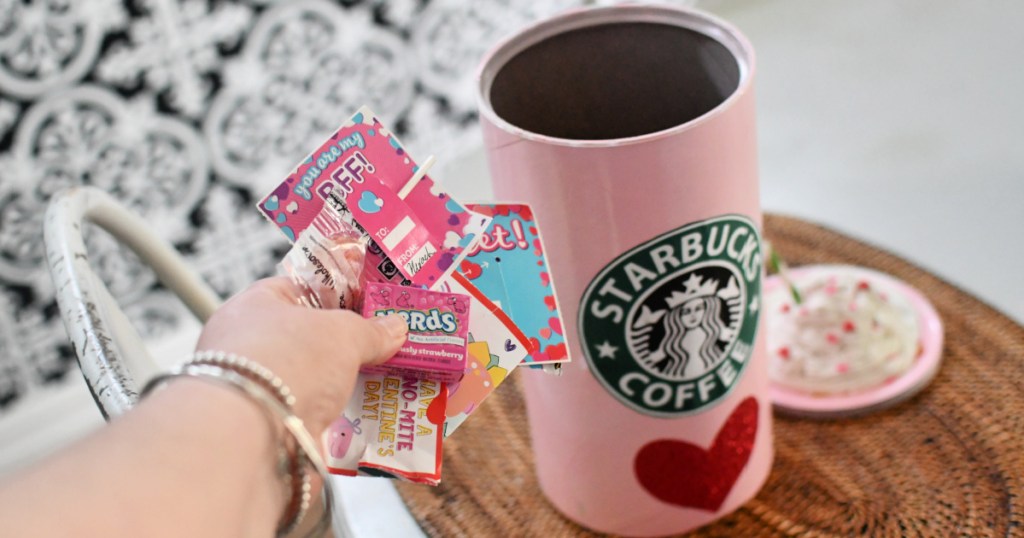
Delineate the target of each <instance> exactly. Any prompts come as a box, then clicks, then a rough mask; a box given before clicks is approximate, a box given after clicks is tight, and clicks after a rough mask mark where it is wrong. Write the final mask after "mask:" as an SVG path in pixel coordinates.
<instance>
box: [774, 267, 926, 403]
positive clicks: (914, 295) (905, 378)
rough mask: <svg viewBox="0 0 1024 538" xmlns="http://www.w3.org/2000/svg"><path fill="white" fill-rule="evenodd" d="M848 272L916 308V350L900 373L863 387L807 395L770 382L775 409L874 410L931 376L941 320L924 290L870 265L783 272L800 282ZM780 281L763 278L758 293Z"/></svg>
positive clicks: (912, 391) (907, 393)
mask: <svg viewBox="0 0 1024 538" xmlns="http://www.w3.org/2000/svg"><path fill="white" fill-rule="evenodd" d="M822 273H826V274H835V273H844V274H852V275H854V276H855V277H857V278H862V279H864V280H867V281H868V282H873V283H877V284H879V285H880V287H884V288H888V289H889V290H892V291H893V292H895V293H900V294H902V295H903V296H904V298H906V300H907V301H908V302H909V303H910V304H911V305H912V306H913V308H914V310H915V311H916V312H917V320H918V326H919V328H920V331H921V336H920V338H921V339H920V344H921V353H920V355H918V357H917V359H916V360H915V361H914V364H913V365H912V366H911V367H910V369H909V370H907V371H906V372H905V373H904V374H903V375H901V376H900V377H897V378H895V379H893V380H890V381H887V382H885V383H884V384H882V385H880V386H878V387H876V388H873V389H868V390H866V391H861V392H856V393H852V394H838V395H812V394H807V393H804V392H799V391H796V390H793V389H789V388H786V387H781V386H779V385H777V384H772V386H771V398H772V404H773V405H774V407H775V409H776V410H777V411H779V412H782V413H785V414H787V415H795V416H802V417H813V418H842V417H850V416H854V415H861V414H865V413H869V412H872V411H878V410H880V409H885V408H887V407H891V406H893V405H896V404H898V403H900V402H902V401H904V400H907V399H908V398H910V397H911V396H913V395H915V394H917V393H918V392H920V391H921V390H922V389H924V388H925V387H926V386H928V383H929V382H931V380H932V378H934V377H935V374H936V373H938V371H939V364H940V363H941V362H942V336H943V332H942V320H940V319H939V314H938V313H937V312H936V311H935V307H934V306H932V304H931V303H930V302H929V301H928V299H927V298H925V296H924V295H923V294H922V293H921V292H920V291H918V290H917V289H915V288H912V287H911V286H910V285H909V284H907V283H905V282H903V281H901V280H897V279H896V278H894V277H892V276H889V275H887V274H884V273H880V272H878V271H874V270H872V269H867V268H864V267H857V266H852V265H808V266H804V267H799V268H795V269H791V270H790V272H789V276H790V278H791V279H793V281H794V282H795V283H796V284H797V286H799V285H800V283H801V282H802V281H805V280H807V279H810V278H813V277H814V276H816V275H821V274H822ZM782 286H784V283H783V281H782V279H781V278H779V277H778V276H771V277H768V278H767V279H765V285H764V294H765V295H768V294H770V293H772V292H774V291H776V290H778V289H779V288H780V287H782Z"/></svg>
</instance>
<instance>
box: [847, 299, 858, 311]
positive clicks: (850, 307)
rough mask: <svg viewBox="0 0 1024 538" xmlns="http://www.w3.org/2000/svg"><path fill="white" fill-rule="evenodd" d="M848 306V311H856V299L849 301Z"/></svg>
mask: <svg viewBox="0 0 1024 538" xmlns="http://www.w3.org/2000/svg"><path fill="white" fill-rule="evenodd" d="M848 308H849V309H850V312H856V311H857V303H856V301H850V306H849V307H848Z"/></svg>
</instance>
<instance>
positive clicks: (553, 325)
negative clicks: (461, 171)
mask: <svg viewBox="0 0 1024 538" xmlns="http://www.w3.org/2000/svg"><path fill="white" fill-rule="evenodd" d="M468 207H469V208H470V209H471V210H472V211H473V212H475V213H480V214H483V215H487V216H490V217H493V220H491V222H490V225H489V226H488V228H487V230H486V231H485V232H484V233H483V234H482V235H481V236H480V240H479V241H478V242H477V243H476V244H475V245H473V246H472V247H471V248H470V249H469V252H468V253H467V256H466V259H465V260H463V261H462V263H461V264H460V265H459V273H461V275H462V276H464V277H465V278H466V279H467V280H468V281H469V282H470V283H471V284H472V285H473V286H475V287H476V288H477V289H479V290H480V292H481V293H483V295H485V296H486V297H487V298H488V299H490V301H491V302H493V303H494V304H495V305H497V306H498V307H499V308H500V309H501V310H502V311H504V312H505V313H506V314H507V315H508V317H509V318H510V319H511V320H512V322H513V323H514V324H515V325H516V326H517V327H518V328H519V330H520V331H521V332H522V333H523V334H524V335H525V336H526V339H527V342H528V346H527V352H528V356H527V357H526V363H528V364H530V363H532V364H534V365H544V364H554V363H561V362H569V360H570V357H569V349H568V346H567V345H566V342H565V337H564V336H563V332H562V317H561V314H560V313H559V310H558V301H557V300H556V298H555V288H554V283H553V282H552V279H551V273H550V271H549V270H548V264H547V260H546V259H545V257H544V246H543V243H542V242H541V237H540V230H539V229H538V225H537V221H536V219H535V218H534V217H533V212H532V211H531V210H530V207H529V206H527V205H522V204H516V205H514V204H471V205H469V206H468ZM472 328H473V327H472V325H471V326H470V329H471V330H472Z"/></svg>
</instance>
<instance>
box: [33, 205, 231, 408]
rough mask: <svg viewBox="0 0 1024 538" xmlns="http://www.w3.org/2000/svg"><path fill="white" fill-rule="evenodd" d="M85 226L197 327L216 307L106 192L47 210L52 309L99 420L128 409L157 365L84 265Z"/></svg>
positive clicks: (175, 257) (209, 293) (176, 259)
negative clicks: (139, 266) (124, 250)
mask: <svg viewBox="0 0 1024 538" xmlns="http://www.w3.org/2000/svg"><path fill="white" fill-rule="evenodd" d="M83 222H92V223H93V224H96V225H97V226H99V227H101V228H103V229H104V230H106V231H107V232H108V233H110V234H111V235H112V236H114V237H115V238H116V239H117V240H118V241H120V242H121V243H123V244H125V245H126V246H128V247H129V248H131V249H132V250H133V251H135V253H136V254H137V255H138V256H139V258H141V259H142V261H143V262H144V263H146V264H148V265H149V266H151V267H152V268H153V270H154V271H155V272H156V274H157V277H158V278H159V279H160V281H161V282H163V283H164V285H165V286H167V287H168V288H170V289H171V290H172V291H173V292H174V293H176V294H177V295H178V297H180V298H181V300H182V301H183V302H184V303H185V305H186V306H187V307H188V308H189V310H191V311H192V313H193V314H195V316H196V317H197V318H199V319H200V320H201V321H205V320H206V319H207V318H209V317H210V315H211V314H213V311H214V310H216V309H217V307H218V306H219V305H220V299H219V298H218V297H217V294H216V293H214V292H213V290H212V289H210V287H209V286H208V285H207V284H206V283H205V282H203V280H202V279H200V278H199V276H198V275H196V274H195V273H194V272H192V271H191V270H190V269H189V268H188V266H187V265H186V264H185V261H184V260H183V259H182V258H181V255H179V254H178V252H177V251H176V250H174V248H173V247H171V246H170V245H169V244H167V242H166V241H164V240H163V239H161V238H160V237H159V236H157V235H156V234H155V233H154V232H153V231H152V230H151V229H150V227H149V225H148V224H146V222H145V221H144V220H142V218H140V217H139V216H137V215H135V214H134V213H132V212H130V211H128V210H127V209H125V207H124V206H122V205H121V204H119V203H118V202H117V201H116V200H114V199H113V198H111V197H110V196H109V195H108V194H107V193H105V192H103V191H101V190H99V189H96V188H93V187H74V188H71V189H68V190H65V191H63V192H61V193H59V194H58V195H57V196H55V197H54V198H53V200H52V201H51V202H50V207H49V208H48V209H47V211H46V221H45V225H44V240H45V242H46V259H47V262H48V263H49V266H50V275H51V277H52V278H53V283H54V286H55V287H56V288H57V303H58V304H59V306H60V313H61V317H62V318H63V320H64V326H65V328H66V329H67V331H68V336H69V337H70V339H71V342H72V345H73V346H74V350H75V356H76V357H77V358H78V364H79V367H80V368H81V370H82V375H83V376H84V377H85V381H86V384H88V386H89V390H90V391H91V392H92V395H93V398H94V399H95V400H96V404H97V405H98V406H99V408H100V411H102V412H103V415H104V417H107V418H111V417H114V416H118V415H121V414H123V413H124V412H125V411H127V410H129V409H131V407H132V406H134V405H135V402H136V401H137V400H138V391H139V390H140V389H141V388H142V385H143V384H144V383H145V381H146V380H147V379H148V378H149V377H151V376H152V375H154V374H156V372H157V370H158V367H157V365H156V363H155V362H154V361H153V360H152V358H151V357H150V356H149V353H148V352H147V351H146V349H145V346H144V345H143V343H142V339H141V338H140V337H139V335H138V333H137V332H136V331H135V329H134V327H132V325H131V322H130V321H129V320H128V319H127V317H126V316H125V315H124V313H123V312H121V309H120V307H118V305H117V303H116V302H115V301H114V299H113V297H111V295H110V293H109V291H107V288H106V286H104V285H103V282H102V281H101V280H100V279H99V277H97V276H96V274H95V273H94V272H93V270H92V268H91V267H90V266H89V258H88V253H87V252H86V250H85V243H84V241H83V240H82V230H81V227H82V223H83Z"/></svg>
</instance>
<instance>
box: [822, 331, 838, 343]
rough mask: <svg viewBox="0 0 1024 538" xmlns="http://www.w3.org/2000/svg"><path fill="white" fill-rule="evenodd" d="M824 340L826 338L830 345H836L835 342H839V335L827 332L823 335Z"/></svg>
mask: <svg viewBox="0 0 1024 538" xmlns="http://www.w3.org/2000/svg"><path fill="white" fill-rule="evenodd" d="M825 340H828V343H830V344H832V345H836V344H838V343H839V337H838V336H836V334H835V333H828V334H826V335H825Z"/></svg>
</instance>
